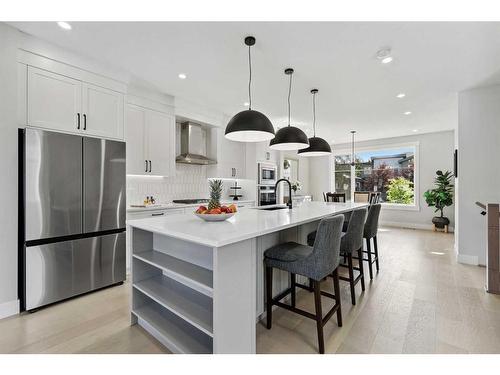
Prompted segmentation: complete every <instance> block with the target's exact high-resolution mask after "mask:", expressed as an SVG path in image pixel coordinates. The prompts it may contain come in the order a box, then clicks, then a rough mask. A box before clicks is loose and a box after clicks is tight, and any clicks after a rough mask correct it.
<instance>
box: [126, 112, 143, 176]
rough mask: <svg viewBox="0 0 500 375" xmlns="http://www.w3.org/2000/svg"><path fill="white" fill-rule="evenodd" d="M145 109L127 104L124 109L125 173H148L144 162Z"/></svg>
mask: <svg viewBox="0 0 500 375" xmlns="http://www.w3.org/2000/svg"><path fill="white" fill-rule="evenodd" d="M145 138H146V110H145V109H144V108H141V107H137V106H135V105H131V104H127V106H126V109H125V142H126V143H127V174H135V175H146V174H149V173H148V172H147V171H148V168H149V166H148V165H147V164H146V159H147V157H146V148H145V142H146V139H145Z"/></svg>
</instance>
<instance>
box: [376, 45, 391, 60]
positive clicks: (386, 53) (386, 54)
mask: <svg viewBox="0 0 500 375" xmlns="http://www.w3.org/2000/svg"><path fill="white" fill-rule="evenodd" d="M375 57H376V58H377V59H378V60H380V62H381V63H382V64H388V63H390V62H391V61H392V60H393V57H392V56H391V48H390V47H384V48H381V49H379V50H378V51H377V53H376V54H375Z"/></svg>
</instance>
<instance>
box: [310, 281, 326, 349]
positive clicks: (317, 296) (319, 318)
mask: <svg viewBox="0 0 500 375" xmlns="http://www.w3.org/2000/svg"><path fill="white" fill-rule="evenodd" d="M313 288H314V305H315V307H316V328H317V330H318V346H319V352H320V353H321V354H324V353H325V340H324V338H323V312H322V310H321V289H320V288H321V285H320V282H319V281H316V280H313Z"/></svg>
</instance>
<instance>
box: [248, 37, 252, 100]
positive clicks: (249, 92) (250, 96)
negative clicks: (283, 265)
mask: <svg viewBox="0 0 500 375" xmlns="http://www.w3.org/2000/svg"><path fill="white" fill-rule="evenodd" d="M248 70H249V71H250V75H249V79H248V109H252V55H251V53H250V46H248Z"/></svg>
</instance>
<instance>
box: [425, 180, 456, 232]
mask: <svg viewBox="0 0 500 375" xmlns="http://www.w3.org/2000/svg"><path fill="white" fill-rule="evenodd" d="M436 175H437V177H436V179H435V180H434V182H435V184H436V187H435V188H434V189H430V190H427V191H426V192H425V193H424V198H425V201H426V202H427V205H428V206H429V207H436V209H435V210H434V212H440V214H441V215H440V216H434V217H433V218H432V223H433V224H434V225H435V226H436V228H440V229H442V228H444V227H445V226H446V225H448V224H450V220H449V219H448V218H447V217H445V216H444V215H443V210H444V208H445V207H447V206H451V205H452V204H453V184H452V183H451V178H452V176H453V175H452V173H451V172H450V171H446V172H444V173H443V172H442V171H436Z"/></svg>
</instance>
